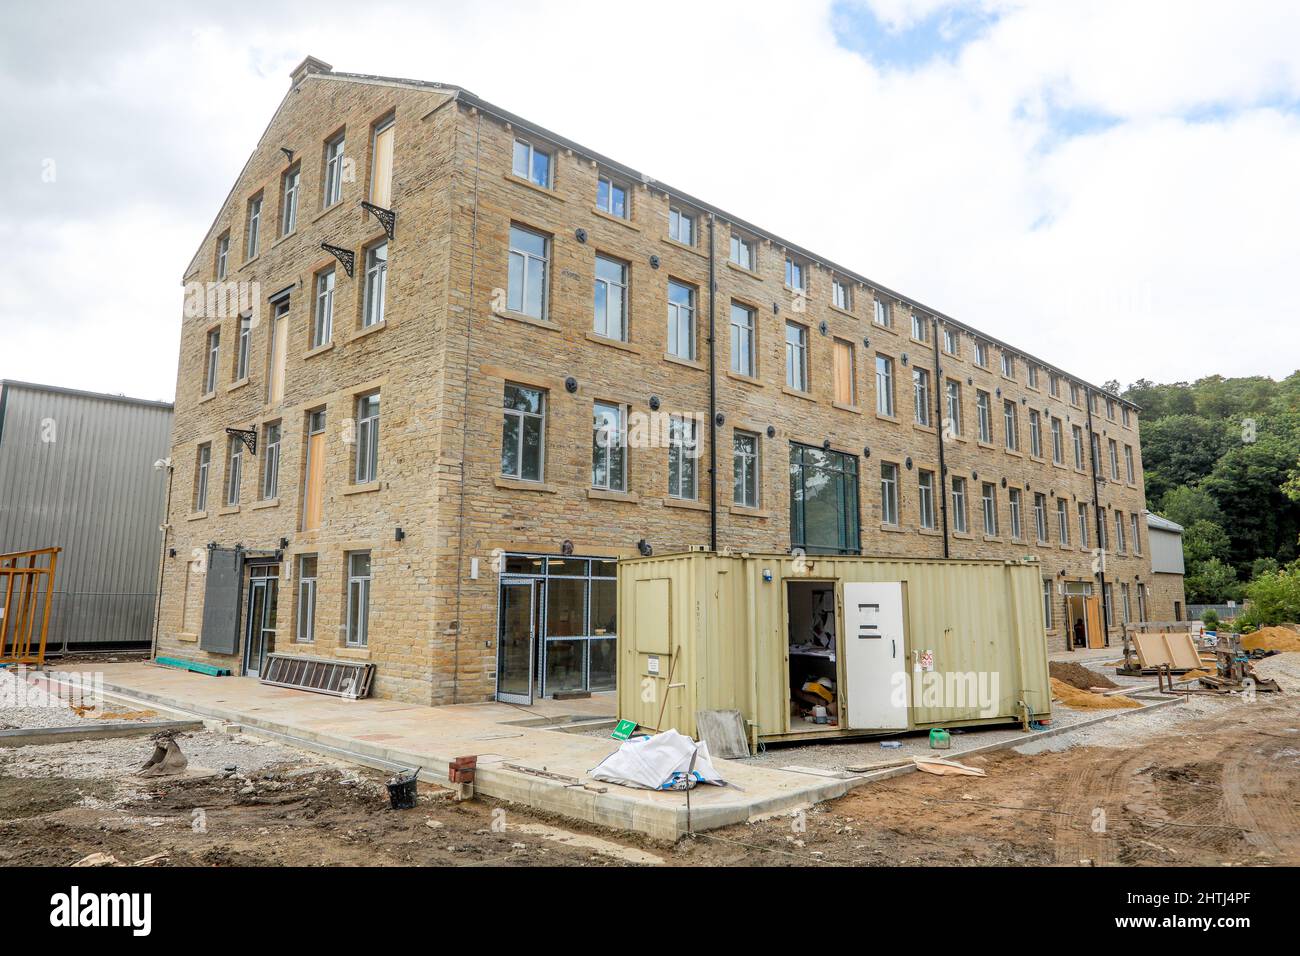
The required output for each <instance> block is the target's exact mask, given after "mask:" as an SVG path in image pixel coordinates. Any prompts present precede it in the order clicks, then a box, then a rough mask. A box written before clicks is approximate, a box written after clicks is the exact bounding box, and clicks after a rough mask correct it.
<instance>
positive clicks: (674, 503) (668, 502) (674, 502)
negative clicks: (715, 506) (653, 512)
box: [664, 495, 709, 511]
mask: <svg viewBox="0 0 1300 956" xmlns="http://www.w3.org/2000/svg"><path fill="white" fill-rule="evenodd" d="M664 507H665V508H686V509H687V510H688V511H708V510H709V506H708V505H706V504H705V503H704V502H702V501H695V500H693V499H688V498H673V497H671V496H667V495H666V496H665V497H664Z"/></svg>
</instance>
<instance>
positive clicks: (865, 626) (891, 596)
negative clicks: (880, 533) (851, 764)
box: [844, 581, 908, 730]
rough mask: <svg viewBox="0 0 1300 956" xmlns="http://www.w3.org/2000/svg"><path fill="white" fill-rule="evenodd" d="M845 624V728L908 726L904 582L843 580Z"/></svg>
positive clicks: (870, 728)
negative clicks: (904, 642)
mask: <svg viewBox="0 0 1300 956" xmlns="http://www.w3.org/2000/svg"><path fill="white" fill-rule="evenodd" d="M844 624H845V627H844V681H845V685H846V686H845V707H846V710H847V712H848V713H847V717H848V723H847V726H848V728H849V729H850V730H888V729H893V728H899V727H906V726H907V696H908V695H907V668H906V666H905V663H904V662H905V656H904V655H905V653H906V652H905V650H904V647H903V585H902V583H901V582H898V581H890V582H885V583H856V582H855V583H846V584H845V585H844Z"/></svg>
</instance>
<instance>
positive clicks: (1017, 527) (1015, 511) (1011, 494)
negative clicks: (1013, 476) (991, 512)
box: [1007, 488, 1024, 541]
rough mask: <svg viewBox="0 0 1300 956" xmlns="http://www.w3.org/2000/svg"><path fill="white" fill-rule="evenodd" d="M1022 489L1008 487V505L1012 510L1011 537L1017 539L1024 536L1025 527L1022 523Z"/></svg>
mask: <svg viewBox="0 0 1300 956" xmlns="http://www.w3.org/2000/svg"><path fill="white" fill-rule="evenodd" d="M1020 497H1021V496H1020V489H1019V488H1009V489H1007V507H1008V509H1009V510H1010V511H1011V537H1012V538H1014V539H1016V540H1017V541H1019V540H1020V538H1021V537H1022V536H1023V532H1024V529H1023V528H1022V527H1021V524H1020Z"/></svg>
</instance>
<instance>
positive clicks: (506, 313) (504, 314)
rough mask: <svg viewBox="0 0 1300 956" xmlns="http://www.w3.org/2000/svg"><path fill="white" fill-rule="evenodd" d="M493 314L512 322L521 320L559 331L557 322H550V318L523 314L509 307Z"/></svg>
mask: <svg viewBox="0 0 1300 956" xmlns="http://www.w3.org/2000/svg"><path fill="white" fill-rule="evenodd" d="M495 314H496V316H497V317H498V318H502V319H509V320H510V321H512V322H522V323H523V324H524V325H533V326H536V327H537V328H539V329H549V330H550V331H552V332H559V331H560V326H559V324H558V323H555V322H552V321H551V320H550V319H538V318H534V317H533V316H531V315H524V313H522V312H513V311H511V310H509V309H503V310H502V311H500V312H497V313H495Z"/></svg>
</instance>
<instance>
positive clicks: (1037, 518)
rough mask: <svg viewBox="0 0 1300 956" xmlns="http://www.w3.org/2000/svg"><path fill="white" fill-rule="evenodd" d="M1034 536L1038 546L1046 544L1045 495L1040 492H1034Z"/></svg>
mask: <svg viewBox="0 0 1300 956" xmlns="http://www.w3.org/2000/svg"><path fill="white" fill-rule="evenodd" d="M1034 535H1035V537H1034V540H1035V541H1037V542H1038V543H1039V544H1047V542H1048V540H1049V539H1048V530H1047V495H1045V494H1043V493H1042V492H1041V491H1036V492H1034Z"/></svg>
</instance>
